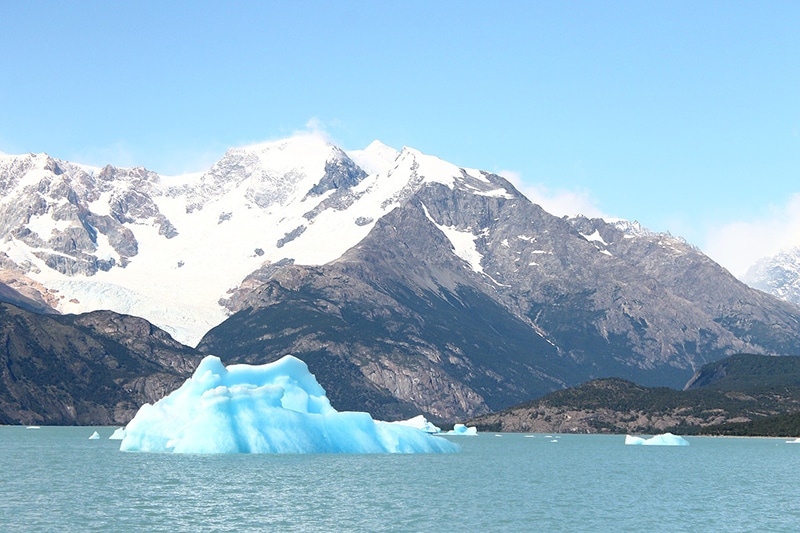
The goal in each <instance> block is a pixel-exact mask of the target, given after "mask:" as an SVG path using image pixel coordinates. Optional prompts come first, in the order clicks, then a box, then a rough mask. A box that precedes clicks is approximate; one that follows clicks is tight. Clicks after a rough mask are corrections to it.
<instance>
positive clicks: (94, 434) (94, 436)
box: [89, 431, 100, 440]
mask: <svg viewBox="0 0 800 533" xmlns="http://www.w3.org/2000/svg"><path fill="white" fill-rule="evenodd" d="M99 438H100V433H98V432H96V431H95V432H94V433H92V434H91V436H89V440H97V439H99Z"/></svg>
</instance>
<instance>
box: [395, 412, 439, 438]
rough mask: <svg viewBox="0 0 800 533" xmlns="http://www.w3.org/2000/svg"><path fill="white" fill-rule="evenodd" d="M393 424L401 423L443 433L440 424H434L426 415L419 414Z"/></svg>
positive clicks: (429, 431) (426, 430)
mask: <svg viewBox="0 0 800 533" xmlns="http://www.w3.org/2000/svg"><path fill="white" fill-rule="evenodd" d="M392 424H400V425H401V426H410V427H413V428H417V429H420V430H422V431H424V432H425V433H431V434H433V433H441V432H442V430H441V428H439V427H438V426H436V425H434V424H433V423H432V422H429V421H428V419H427V418H425V415H417V416H415V417H414V418H409V419H408V420H398V421H397V422H392Z"/></svg>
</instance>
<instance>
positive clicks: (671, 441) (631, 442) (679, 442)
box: [625, 433, 689, 446]
mask: <svg viewBox="0 0 800 533" xmlns="http://www.w3.org/2000/svg"><path fill="white" fill-rule="evenodd" d="M625 444H626V445H628V446H688V445H689V441H687V440H686V439H684V438H683V437H679V436H677V435H673V434H672V433H662V434H661V435H655V436H653V437H650V438H649V439H644V438H642V437H633V436H631V435H625Z"/></svg>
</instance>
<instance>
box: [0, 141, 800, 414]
mask: <svg viewBox="0 0 800 533" xmlns="http://www.w3.org/2000/svg"><path fill="white" fill-rule="evenodd" d="M0 190H2V192H3V195H2V196H1V197H0V235H1V236H2V239H1V240H0V269H2V275H3V276H4V277H3V278H0V281H2V280H3V279H9V280H11V279H13V280H15V281H14V283H15V284H14V285H13V289H14V290H15V291H17V292H18V293H20V294H23V292H24V291H28V294H29V295H30V294H31V291H33V293H36V294H37V295H38V296H36V297H35V298H33V300H35V301H37V302H39V303H43V304H46V305H50V306H52V307H53V308H54V309H56V310H58V311H60V312H62V313H76V312H86V311H92V310H98V309H109V310H113V311H115V312H117V313H122V314H127V315H136V316H140V317H143V318H146V319H147V320H149V321H150V322H152V323H153V324H155V325H156V326H158V327H160V328H163V329H164V330H166V331H167V332H169V333H170V334H171V335H173V336H174V338H176V339H177V340H179V341H181V342H183V343H185V344H188V345H191V346H195V345H197V346H198V348H199V350H201V351H203V352H204V353H215V354H216V355H219V356H220V357H222V358H223V359H224V360H225V361H226V362H251V363H262V362H267V361H270V360H274V359H277V358H278V357H280V356H282V355H284V354H285V353H287V352H291V353H294V354H295V355H297V356H298V357H300V358H302V359H304V360H306V362H307V363H308V364H309V367H310V368H311V370H312V372H314V373H316V374H317V377H318V379H319V380H320V382H321V383H322V384H323V386H325V387H326V389H328V390H329V394H330V396H331V399H332V401H334V402H335V401H340V402H342V403H341V404H336V403H335V405H336V407H337V408H338V409H365V408H367V409H368V410H370V411H371V412H373V414H374V415H376V416H378V417H382V418H396V417H401V416H404V415H406V414H415V412H418V411H422V412H424V413H426V414H427V415H429V416H431V417H432V418H434V419H436V420H452V419H457V418H463V417H467V416H473V415H475V414H480V413H486V412H489V411H494V410H498V409H503V408H505V407H508V406H509V405H513V404H515V403H518V402H521V401H524V400H528V399H530V398H534V397H537V396H541V395H543V394H546V393H548V392H551V391H554V390H558V389H561V388H563V387H566V386H571V385H576V384H579V383H582V382H585V381H587V380H590V379H593V378H599V377H607V376H617V377H622V378H626V379H632V380H635V381H637V382H640V383H643V384H645V385H667V386H672V387H680V386H682V385H683V383H685V382H686V380H687V379H688V378H689V377H690V376H691V375H692V374H693V373H694V372H695V371H696V370H697V369H698V368H700V367H701V366H702V365H703V364H705V363H707V362H709V361H714V360H717V359H720V358H722V357H725V356H727V355H730V354H732V353H736V352H754V353H767V354H785V353H793V352H794V351H796V347H797V346H798V345H800V309H798V308H797V307H795V306H794V305H791V304H789V303H786V302H782V301H780V300H778V299H776V298H774V297H771V296H768V295H766V294H764V293H763V292H760V291H756V290H753V289H750V288H749V287H747V286H746V285H744V284H743V283H741V282H739V281H737V280H736V279H735V278H733V277H732V276H731V275H730V274H729V273H728V272H727V271H725V270H724V269H722V268H721V267H719V266H718V265H716V264H715V263H713V262H712V261H711V260H710V259H709V258H707V257H706V256H705V255H703V254H702V253H701V252H700V251H699V250H697V249H695V248H693V247H691V246H689V245H688V244H686V243H685V242H684V241H682V240H681V239H679V238H674V237H672V236H670V235H669V234H656V233H652V232H649V231H647V230H646V229H643V228H641V227H639V226H638V225H637V224H636V223H630V222H626V221H605V220H600V219H587V218H585V217H575V218H572V219H567V218H559V217H555V216H553V215H551V214H549V213H547V212H545V211H544V210H543V209H542V208H541V207H539V206H537V205H535V204H533V203H532V202H530V201H529V200H528V199H527V198H525V197H524V196H523V195H522V194H520V193H519V192H518V191H517V190H516V189H515V188H514V187H513V186H512V185H511V184H510V183H508V182H507V181H506V180H504V179H503V178H501V177H500V176H497V175H494V174H491V173H488V172H484V171H479V170H474V169H465V168H460V167H458V166H456V165H453V164H450V163H447V162H445V161H442V160H440V159H438V158H436V157H433V156H429V155H425V154H422V153H420V152H418V151H416V150H413V149H410V148H404V149H403V150H401V151H396V150H393V149H391V148H388V147H386V146H384V145H382V144H380V143H373V144H372V145H370V146H369V147H368V148H367V149H365V150H363V151H357V152H349V153H345V152H344V151H342V150H341V149H339V148H338V147H336V146H333V145H331V144H330V143H328V142H326V141H325V140H323V139H320V138H318V137H315V136H308V135H305V136H299V137H295V138H292V139H286V140H282V141H276V142H271V143H265V144H260V145H254V146H249V147H244V148H238V149H233V150H230V151H229V152H228V153H227V154H226V155H225V156H224V157H223V158H222V159H221V160H220V161H219V162H217V163H216V164H215V165H213V166H212V167H211V168H210V169H209V170H208V171H206V172H204V173H199V174H195V175H187V176H178V177H167V176H159V175H157V174H155V173H153V172H150V171H147V170H145V169H142V168H133V169H120V168H114V167H110V166H108V167H105V168H102V169H99V168H89V167H86V166H81V165H76V164H73V163H68V162H64V161H57V160H55V159H52V158H50V157H49V156H46V155H44V154H38V155H36V154H32V155H25V156H2V157H0ZM9 286H12V285H11V284H10V282H9ZM28 297H29V298H30V296H28ZM59 320H60V319H59ZM201 339H202V340H201Z"/></svg>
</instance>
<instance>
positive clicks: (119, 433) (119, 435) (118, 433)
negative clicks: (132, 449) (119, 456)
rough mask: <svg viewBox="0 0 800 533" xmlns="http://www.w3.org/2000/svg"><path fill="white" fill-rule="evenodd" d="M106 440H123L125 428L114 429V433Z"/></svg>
mask: <svg viewBox="0 0 800 533" xmlns="http://www.w3.org/2000/svg"><path fill="white" fill-rule="evenodd" d="M108 438H109V440H122V439H123V438H125V428H117V429H115V430H114V433H112V434H111V436H110V437H108Z"/></svg>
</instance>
